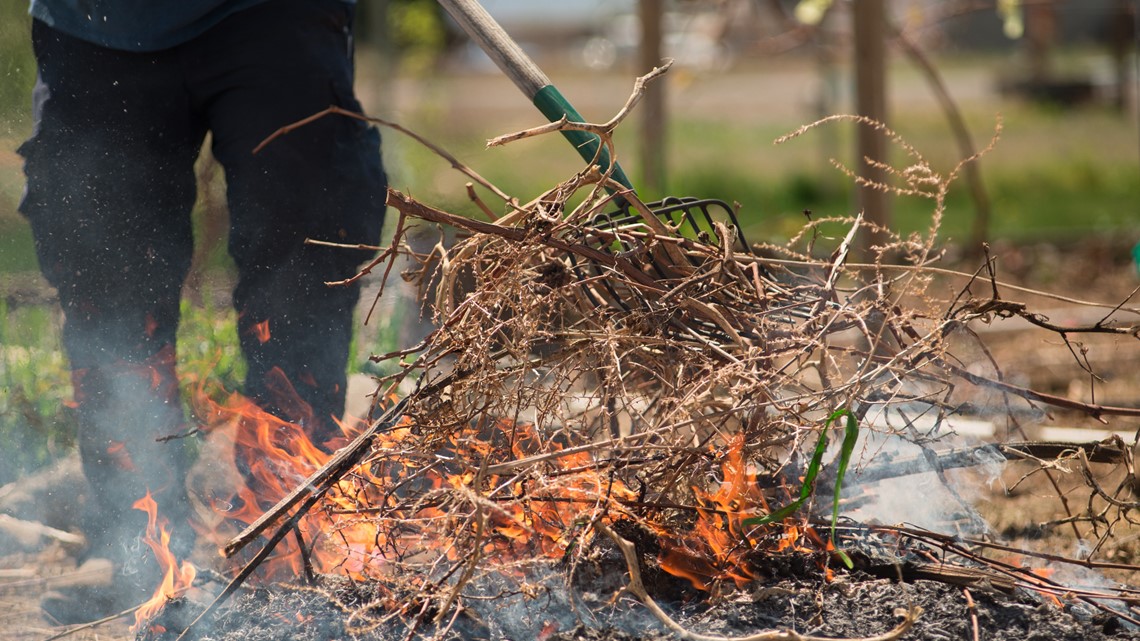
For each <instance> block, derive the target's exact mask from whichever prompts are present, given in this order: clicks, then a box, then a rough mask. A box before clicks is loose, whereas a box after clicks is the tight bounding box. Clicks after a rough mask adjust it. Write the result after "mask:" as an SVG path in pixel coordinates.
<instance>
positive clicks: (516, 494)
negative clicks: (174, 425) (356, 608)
mask: <svg viewBox="0 0 1140 641" xmlns="http://www.w3.org/2000/svg"><path fill="white" fill-rule="evenodd" d="M390 400H392V399H390ZM193 402H194V404H195V413H196V415H197V416H198V417H199V418H200V419H202V420H203V421H204V422H205V423H206V425H205V430H206V431H207V432H208V433H209V434H210V435H211V436H210V438H211V439H214V438H217V439H228V440H229V443H230V447H231V448H232V449H233V450H234V451H235V452H236V453H237V454H238V459H240V461H241V462H240V463H239V464H238V466H239V467H240V468H242V469H241V472H240V473H238V472H237V468H235V469H234V475H235V476H239V477H240V479H239V481H240V482H239V483H238V487H236V488H234V489H233V490H232V492H233V494H232V495H229V496H224V495H216V499H215V501H214V503H213V505H214V510H215V511H216V512H217V513H218V517H219V523H218V524H215V529H214V530H213V531H203V535H204V536H205V538H208V539H210V540H212V541H213V542H214V543H216V544H218V545H219V546H222V545H224V544H225V543H226V542H227V540H228V539H229V538H230V537H231V536H232V535H233V534H234V533H236V531H237V529H240V528H241V527H243V526H244V525H248V524H249V523H252V522H253V521H255V520H256V519H257V518H259V517H260V516H261V515H262V514H263V513H264V511H265V510H266V509H268V508H270V507H272V506H273V505H274V504H276V503H277V501H279V500H280V499H281V498H282V497H284V496H285V495H286V494H288V493H289V492H290V491H292V490H293V489H294V488H295V487H296V486H297V485H298V484H299V483H300V482H302V481H303V480H305V479H306V478H308V477H309V476H310V475H311V474H312V473H313V472H314V471H315V470H317V469H319V468H320V467H322V466H323V465H324V464H325V463H326V462H327V461H328V460H329V455H328V454H327V453H326V452H325V451H323V450H322V449H320V448H318V447H316V446H315V445H314V444H313V443H312V442H311V441H310V440H309V439H308V438H307V437H306V435H305V433H304V430H303V429H302V427H301V426H299V425H296V424H293V423H289V422H287V421H284V420H282V419H280V418H277V417H276V416H273V415H272V414H269V413H267V412H265V411H263V410H261V409H260V408H259V407H258V406H257V405H256V404H254V403H253V402H252V401H250V400H249V399H246V398H244V397H242V396H241V395H238V394H231V395H229V396H228V397H227V398H225V399H224V400H222V401H220V402H215V401H213V400H211V399H210V397H209V395H208V394H206V393H205V392H204V391H200V393H199V394H198V395H196V396H195V398H194V401H193ZM342 430H343V431H344V432H345V434H344V435H345V438H346V439H348V438H352V437H353V436H354V435H355V434H356V433H358V427H357V426H352V425H342ZM414 438H417V437H416V436H415V435H414V434H413V432H412V430H411V429H410V427H409V426H408V425H403V426H400V427H398V428H397V429H394V430H392V431H389V432H387V433H382V434H380V435H378V436H377V441H378V442H377V444H376V446H375V447H374V451H375V452H376V453H377V454H376V455H375V456H374V457H373V458H371V459H369V461H366V462H363V463H361V464H359V465H358V466H357V467H356V468H354V469H353V470H351V471H349V472H348V473H346V474H344V475H342V476H341V478H340V480H338V481H337V482H336V483H334V484H333V486H332V487H331V489H330V491H329V492H327V493H326V495H325V497H324V499H323V501H322V504H321V506H320V507H319V508H316V509H313V510H310V511H309V513H308V514H306V515H305V516H304V517H303V518H302V519H301V520H300V522H299V523H298V529H299V531H300V532H301V534H302V537H301V538H302V539H303V540H304V542H305V545H306V546H307V547H309V548H311V549H308V550H306V551H307V552H308V558H309V560H310V562H311V563H312V565H313V567H314V569H315V570H316V571H318V572H336V573H338V574H345V575H347V576H349V577H351V578H353V579H356V580H377V579H378V580H380V581H384V580H385V579H391V578H393V577H394V576H396V575H395V574H394V573H395V570H394V568H395V567H398V566H396V565H394V561H393V559H396V558H404V559H406V558H409V557H411V558H416V557H417V555H421V554H433V555H438V556H442V557H446V558H447V559H449V560H451V561H457V560H459V555H460V554H462V553H463V552H462V550H463V548H462V546H461V545H457V542H458V541H459V540H460V539H461V538H464V540H466V541H468V542H470V541H473V540H475V539H473V538H472V537H473V535H476V534H478V535H479V536H481V538H480V539H478V541H479V546H480V548H479V551H480V553H481V554H482V555H483V558H484V561H485V562H486V563H488V564H496V565H498V566H500V567H503V568H508V567H514V566H515V564H512V563H511V562H512V561H518V560H525V559H533V558H536V557H545V558H547V559H561V558H563V557H565V556H566V555H567V554H568V552H570V551H572V550H573V549H575V546H578V545H581V546H582V547H583V548H584V547H585V544H587V543H588V542H589V540H590V538H591V537H592V536H594V534H593V530H592V528H590V527H588V526H589V524H590V523H591V522H592V521H594V520H595V519H600V520H601V522H603V523H607V524H613V523H614V522H615V521H617V520H619V519H623V518H629V519H632V520H636V521H639V522H641V523H643V524H644V525H647V526H648V527H650V528H651V529H653V530H654V531H655V533H656V534H657V535H658V537H659V538H660V540H661V542H662V546H663V552H662V554H661V556H660V559H659V560H660V563H661V566H662V568H663V569H665V570H666V571H668V572H670V573H671V574H674V575H675V576H679V577H684V578H686V579H688V580H689V581H691V582H692V583H693V585H695V586H697V587H698V588H701V589H711V587H712V586H713V585H714V584H716V583H718V582H721V581H732V582H733V583H734V584H736V585H738V586H743V585H745V584H747V583H750V582H751V581H753V580H754V579H755V575H754V573H753V572H752V571H750V570H749V560H748V555H749V554H750V553H751V552H752V550H754V549H755V548H756V547H758V546H760V545H769V546H771V547H772V548H773V549H775V550H777V551H789V550H790V551H804V550H807V548H806V547H804V546H805V545H810V543H807V541H808V534H807V533H806V531H805V530H804V529H802V528H799V527H795V526H789V527H787V529H784V530H775V529H774V528H777V527H783V526H767V527H761V528H747V527H745V526H744V525H743V521H744V520H745V519H747V518H749V517H751V516H754V515H755V514H757V513H763V512H766V511H767V504H766V502H765V498H764V496H763V492H762V491H761V490H760V488H759V487H758V485H757V483H756V473H755V471H754V470H752V469H750V465H749V463H748V461H747V460H746V457H745V456H744V438H743V436H742V435H740V436H736V437H735V438H733V439H732V441H731V442H730V443H729V446H728V448H727V451H726V452H724V457H723V458H724V460H723V463H722V466H721V467H722V469H721V472H722V474H721V482H720V483H719V484H718V485H717V486H716V488H715V489H714V490H712V491H701V490H699V489H697V488H694V490H693V491H694V494H695V496H696V500H697V503H698V506H699V509H698V518H697V519H696V522H695V523H694V525H693V528H692V529H691V531H688V532H685V533H678V532H677V531H676V528H675V527H672V526H666V525H664V524H655V523H653V522H652V521H650V520H647V519H646V518H645V517H643V516H642V517H638V516H635V515H634V514H633V512H631V511H630V510H629V509H628V507H627V506H628V505H630V504H634V503H637V502H638V500H639V498H640V497H639V495H638V493H637V492H635V491H634V490H632V489H630V488H629V487H626V486H625V485H624V484H623V483H622V482H621V481H620V480H619V479H616V478H614V477H613V475H611V474H609V473H607V472H605V471H604V470H602V471H599V468H598V466H597V461H596V460H595V459H594V454H592V453H591V452H590V451H587V450H586V449H585V448H584V449H583V450H582V451H577V452H573V453H569V452H565V451H564V450H563V447H562V446H560V445H559V444H558V443H556V442H551V439H549V438H547V437H544V436H543V435H542V434H541V433H540V432H539V431H538V430H537V429H535V427H534V426H533V425H531V424H526V423H521V424H520V423H515V422H513V421H507V420H500V421H498V422H496V423H494V424H492V425H490V426H485V427H484V428H482V429H479V428H477V427H474V426H469V427H466V428H463V429H458V430H456V431H455V432H454V433H452V434H451V435H450V436H449V437H448V438H447V439H446V440H445V441H444V442H436V443H433V447H440V448H443V449H444V450H450V451H452V452H454V453H459V454H461V456H454V457H450V456H449V457H443V458H446V459H448V460H450V459H451V458H454V459H456V460H459V459H466V460H485V459H487V458H489V457H493V456H496V455H497V456H500V457H501V456H503V455H505V454H507V453H508V452H509V454H510V455H511V456H513V457H514V458H516V459H522V458H526V457H528V456H532V455H534V454H536V453H541V454H554V456H550V457H549V458H548V459H547V460H548V461H549V465H550V466H551V467H550V468H549V473H544V474H537V475H527V476H526V477H515V476H513V474H511V475H507V476H502V477H500V476H497V475H494V474H487V475H486V477H480V476H479V474H477V473H476V472H475V471H473V470H471V469H470V468H462V467H461V468H460V469H452V470H449V471H445V468H443V467H442V466H440V467H433V466H434V465H436V464H438V463H439V460H442V459H437V460H436V462H435V463H431V464H429V463H427V462H425V459H424V458H423V457H422V456H420V457H417V456H416V455H415V448H414V447H409V441H411V440H412V439H414ZM337 444H338V443H332V444H331V445H337ZM326 445H330V444H326ZM504 450H505V451H504ZM405 452H407V453H405ZM221 458H226V457H224V456H223V457H221ZM231 458H232V455H231ZM405 482H410V483H413V484H416V485H415V487H416V488H417V489H416V495H417V496H421V495H437V496H460V497H462V496H464V495H470V496H476V495H478V496H481V497H482V499H480V505H482V506H483V507H482V508H481V509H482V512H481V513H482V514H483V517H481V519H470V518H469V519H467V520H466V521H463V522H464V523H466V524H467V525H465V526H464V527H470V528H473V529H467V530H463V529H457V528H456V525H455V524H456V517H455V514H453V513H452V512H450V511H448V510H447V509H444V508H442V507H440V505H441V504H440V503H433V502H432V501H404V500H402V498H401V497H400V495H399V494H398V492H397V491H395V490H393V489H392V488H394V487H400V486H401V485H402V484H404V483H405ZM477 485H478V487H477ZM487 488H495V490H494V492H492V495H490V496H488V495H486V492H487ZM481 493H482V494H481ZM484 499H485V500H484ZM227 524H228V525H227ZM227 527H228V528H229V531H227V529H226V528H227ZM475 528H478V530H476V529H475ZM773 533H775V534H776V536H774V537H773ZM761 537H763V539H764V540H761ZM301 552H302V550H301V548H300V547H299V544H298V542H297V540H296V537H292V536H290V537H286V538H285V539H284V540H282V541H281V543H280V544H279V545H278V548H277V549H276V550H275V554H274V556H273V557H272V558H271V559H268V560H266V561H265V562H263V563H262V564H261V565H260V566H259V569H258V575H259V577H260V578H262V579H265V580H285V579H288V578H290V577H292V576H296V575H298V574H299V573H301V572H302V571H303V570H304V560H303V556H302V554H301ZM400 578H401V579H402V580H407V576H406V575H400Z"/></svg>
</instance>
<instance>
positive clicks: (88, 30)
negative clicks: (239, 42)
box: [29, 0, 266, 51]
mask: <svg viewBox="0 0 1140 641" xmlns="http://www.w3.org/2000/svg"><path fill="white" fill-rule="evenodd" d="M265 1H266V0H31V2H32V4H31V9H30V10H29V12H30V13H31V15H32V17H33V18H35V19H37V20H41V21H43V22H45V23H46V24H48V25H49V26H50V27H52V28H53V29H57V30H59V31H62V32H64V33H66V34H67V35H69V36H73V37H75V38H79V39H80V40H86V41H87V42H90V43H93V44H96V45H99V46H102V47H107V48H109V49H119V50H123V51H158V50H160V49H169V48H170V47H174V46H176V45H180V44H182V43H184V42H186V41H188V40H191V39H193V38H195V37H196V36H200V35H202V34H203V33H205V32H206V30H208V29H209V28H210V27H213V26H214V25H216V24H218V23H219V22H221V21H222V20H223V19H224V18H226V17H227V16H229V15H230V14H233V13H235V12H237V11H241V10H242V9H248V8H249V7H252V6H254V5H256V4H260V3H262V2H265Z"/></svg>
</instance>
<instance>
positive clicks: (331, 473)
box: [223, 397, 411, 558]
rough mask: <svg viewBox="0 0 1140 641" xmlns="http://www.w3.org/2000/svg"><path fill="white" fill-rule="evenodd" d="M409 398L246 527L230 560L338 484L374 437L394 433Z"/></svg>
mask: <svg viewBox="0 0 1140 641" xmlns="http://www.w3.org/2000/svg"><path fill="white" fill-rule="evenodd" d="M408 398H411V397H405V398H404V399H402V400H401V401H400V402H399V403H396V404H395V405H393V406H392V407H391V408H389V409H388V411H386V412H384V414H383V415H382V416H381V417H380V418H379V419H377V420H376V422H374V423H373V424H372V427H370V428H368V429H367V430H365V431H363V432H361V433H360V435H359V436H357V437H356V438H355V439H353V441H352V442H351V443H349V444H348V445H347V446H345V447H343V448H341V449H340V450H337V452H336V454H334V455H333V456H332V458H330V459H329V462H328V463H325V465H324V467H322V468H321V469H319V470H317V471H316V472H313V474H312V475H311V476H309V478H307V479H305V481H304V482H303V483H301V484H300V485H298V486H297V487H295V488H293V491H291V492H289V494H287V495H286V496H285V497H284V498H282V499H281V500H280V501H278V502H277V505H275V506H273V507H272V508H270V509H269V510H268V511H266V512H265V513H264V514H262V515H261V516H260V517H258V519H257V520H256V521H254V522H253V523H251V524H250V525H249V526H248V527H247V528H245V530H242V532H241V534H238V535H237V536H235V537H234V538H233V539H231V540H230V542H229V543H227V544H226V547H225V549H224V550H223V554H225V556H226V557H227V558H229V557H231V556H233V555H234V554H236V553H237V552H239V551H240V550H241V549H242V548H244V547H245V546H247V545H249V543H250V542H251V541H253V540H254V539H255V538H257V537H258V536H259V535H260V534H261V533H262V532H264V531H265V530H266V529H267V528H268V527H269V526H270V525H272V524H273V523H274V522H275V521H277V520H278V519H280V518H281V517H282V516H284V514H285V513H286V512H288V511H289V510H290V509H291V508H292V507H293V506H295V505H297V503H299V502H301V501H302V500H304V499H305V497H307V496H310V495H313V494H314V493H323V491H324V489H325V487H326V484H327V483H329V482H330V481H336V480H337V479H339V478H340V477H341V476H343V475H344V474H345V473H347V472H348V470H350V469H351V468H352V467H353V466H354V465H356V464H357V463H359V462H360V459H361V458H363V457H364V455H365V454H366V453H367V452H368V448H369V447H370V446H371V444H372V438H373V437H374V436H376V435H377V434H380V433H381V432H387V431H389V430H392V429H394V428H395V427H396V426H397V425H398V424H399V423H400V419H401V418H403V415H404V407H405V406H406V405H407V402H408ZM310 505H311V503H310Z"/></svg>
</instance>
